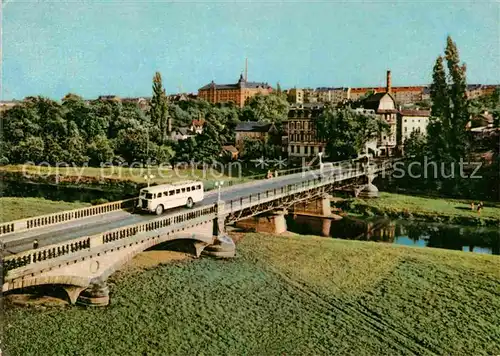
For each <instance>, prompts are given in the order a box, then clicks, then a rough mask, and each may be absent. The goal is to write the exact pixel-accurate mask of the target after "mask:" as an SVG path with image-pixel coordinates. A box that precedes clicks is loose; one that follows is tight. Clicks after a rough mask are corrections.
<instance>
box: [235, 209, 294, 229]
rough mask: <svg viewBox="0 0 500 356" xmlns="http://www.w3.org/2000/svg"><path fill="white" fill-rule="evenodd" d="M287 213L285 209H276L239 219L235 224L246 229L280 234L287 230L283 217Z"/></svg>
mask: <svg viewBox="0 0 500 356" xmlns="http://www.w3.org/2000/svg"><path fill="white" fill-rule="evenodd" d="M287 213H288V212H287V210H286V209H277V210H274V211H271V212H267V213H263V214H260V215H257V216H252V217H250V218H247V219H243V220H240V221H238V222H236V224H235V226H236V227H238V228H241V229H243V230H247V231H254V232H264V233H268V234H282V233H284V232H286V231H287V227H286V219H285V216H286V214H287Z"/></svg>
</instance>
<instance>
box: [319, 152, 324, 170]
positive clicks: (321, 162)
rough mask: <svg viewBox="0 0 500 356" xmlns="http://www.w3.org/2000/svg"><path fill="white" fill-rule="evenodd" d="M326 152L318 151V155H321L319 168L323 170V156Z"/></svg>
mask: <svg viewBox="0 0 500 356" xmlns="http://www.w3.org/2000/svg"><path fill="white" fill-rule="evenodd" d="M323 154H324V152H318V157H319V170H320V171H322V170H323V161H322V160H321V157H323Z"/></svg>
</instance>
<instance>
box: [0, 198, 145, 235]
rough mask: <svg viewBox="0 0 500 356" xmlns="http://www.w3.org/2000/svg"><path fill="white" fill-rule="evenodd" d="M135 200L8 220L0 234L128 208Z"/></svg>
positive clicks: (0, 228)
mask: <svg viewBox="0 0 500 356" xmlns="http://www.w3.org/2000/svg"><path fill="white" fill-rule="evenodd" d="M136 201H137V198H131V199H125V200H119V201H114V202H110V203H105V204H100V205H93V206H89V207H85V208H79V209H75V210H69V211H61V212H58V213H52V214H47V215H41V216H34V217H31V218H26V219H20V220H15V221H10V222H8V223H4V224H0V236H1V235H6V234H9V233H12V232H19V231H25V230H32V229H36V228H39V227H44V226H49V225H56V224H60V223H63V222H67V221H71V220H78V219H83V218H87V217H90V216H94V215H100V214H106V213H110V212H113V211H117V210H123V209H126V208H130V207H132V206H133V205H134V203H135V202H136Z"/></svg>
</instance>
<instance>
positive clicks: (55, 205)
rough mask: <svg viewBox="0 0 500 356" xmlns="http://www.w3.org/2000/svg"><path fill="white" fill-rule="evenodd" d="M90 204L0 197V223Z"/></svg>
mask: <svg viewBox="0 0 500 356" xmlns="http://www.w3.org/2000/svg"><path fill="white" fill-rule="evenodd" d="M85 206H90V204H88V203H70V202H65V201H53V200H46V199H41V198H0V223H4V222H7V221H13V220H18V219H24V218H29V217H32V216H39V215H46V214H51V213H56V212H59V211H64V210H72V209H78V208H83V207H85Z"/></svg>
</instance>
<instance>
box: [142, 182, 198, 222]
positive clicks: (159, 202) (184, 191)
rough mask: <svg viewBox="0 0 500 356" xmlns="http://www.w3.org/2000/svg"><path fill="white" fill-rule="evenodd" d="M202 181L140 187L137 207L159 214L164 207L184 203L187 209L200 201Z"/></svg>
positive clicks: (177, 205)
mask: <svg viewBox="0 0 500 356" xmlns="http://www.w3.org/2000/svg"><path fill="white" fill-rule="evenodd" d="M203 198H204V194H203V183H202V182H197V181H188V182H178V183H172V184H162V185H155V186H152V187H148V188H143V189H141V192H140V194H139V200H138V203H137V208H139V209H141V210H146V211H148V212H155V213H156V214H157V215H160V214H162V213H163V211H165V210H166V209H171V208H176V207H179V206H183V205H185V206H186V207H188V208H189V209H191V208H192V207H193V206H194V203H197V202H200V201H202V200H203Z"/></svg>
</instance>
